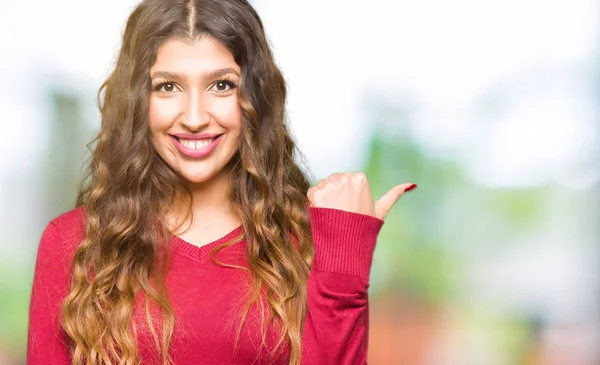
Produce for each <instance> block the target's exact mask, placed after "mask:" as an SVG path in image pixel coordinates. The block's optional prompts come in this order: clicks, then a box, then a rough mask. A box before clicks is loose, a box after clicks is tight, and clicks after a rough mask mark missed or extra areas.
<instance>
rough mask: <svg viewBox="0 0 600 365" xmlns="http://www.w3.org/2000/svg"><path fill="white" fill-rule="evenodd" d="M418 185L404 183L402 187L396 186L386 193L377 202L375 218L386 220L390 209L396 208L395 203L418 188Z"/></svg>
mask: <svg viewBox="0 0 600 365" xmlns="http://www.w3.org/2000/svg"><path fill="white" fill-rule="evenodd" d="M416 187H417V185H416V184H413V183H404V184H400V185H396V186H394V187H393V188H391V189H390V190H389V191H388V192H387V193H385V194H384V195H383V196H382V197H381V198H379V200H377V201H376V202H375V216H376V217H377V218H379V219H385V216H386V215H387V214H388V212H389V211H390V209H392V207H393V206H394V203H396V201H397V200H398V199H400V197H401V196H402V195H404V193H405V192H407V191H410V190H412V189H414V188H416Z"/></svg>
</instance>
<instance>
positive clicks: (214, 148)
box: [148, 36, 242, 185]
mask: <svg viewBox="0 0 600 365" xmlns="http://www.w3.org/2000/svg"><path fill="white" fill-rule="evenodd" d="M150 77H151V78H152V93H151V95H150V103H149V115H148V118H149V121H148V122H149V125H150V131H151V134H152V142H153V144H154V147H155V148H156V150H157V152H158V154H159V155H160V157H162V159H163V160H164V161H165V162H166V163H167V164H168V165H169V166H170V167H171V168H172V169H173V170H174V171H175V172H177V173H179V174H180V175H181V176H183V177H184V178H185V179H186V180H187V181H188V182H190V183H191V184H199V183H207V182H210V181H213V180H214V181H217V179H215V177H217V176H221V177H223V176H222V174H227V171H226V170H225V169H224V168H225V167H226V165H227V163H228V162H229V161H230V160H231V158H232V157H233V156H234V154H235V153H236V151H237V149H238V146H239V137H240V131H241V126H242V112H241V108H240V105H239V103H238V97H237V86H238V85H239V82H240V67H239V66H238V65H237V64H236V62H235V61H234V59H233V55H232V54H231V53H230V52H229V51H228V50H227V49H226V48H225V47H223V46H221V45H220V44H219V43H218V42H217V41H216V40H214V38H211V37H209V36H203V37H202V38H200V39H199V40H197V41H196V42H194V43H185V42H183V41H180V40H177V39H170V40H167V41H165V42H164V43H163V44H162V45H160V47H159V48H158V52H157V58H156V62H155V63H154V65H152V67H151V68H150ZM220 173H221V175H219V174H220ZM218 181H225V180H223V179H220V180H218ZM203 185H204V184H203Z"/></svg>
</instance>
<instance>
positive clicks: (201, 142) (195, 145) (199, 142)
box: [174, 134, 222, 150]
mask: <svg viewBox="0 0 600 365" xmlns="http://www.w3.org/2000/svg"><path fill="white" fill-rule="evenodd" d="M221 136H222V134H219V135H218V136H215V137H213V138H205V139H195V140H192V139H183V138H179V137H175V136H174V137H175V139H177V142H179V143H181V145H182V146H184V147H185V148H187V149H190V150H199V149H202V148H204V147H206V146H208V145H209V144H211V143H212V142H214V140H215V139H217V138H219V137H221Z"/></svg>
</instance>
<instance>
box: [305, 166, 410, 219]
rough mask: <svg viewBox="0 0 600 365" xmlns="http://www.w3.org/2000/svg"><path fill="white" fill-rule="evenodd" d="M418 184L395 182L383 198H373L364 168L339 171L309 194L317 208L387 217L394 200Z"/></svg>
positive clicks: (312, 188) (309, 199) (321, 181)
mask: <svg viewBox="0 0 600 365" xmlns="http://www.w3.org/2000/svg"><path fill="white" fill-rule="evenodd" d="M416 187H417V185H415V184H411V183H404V184H400V185H396V186H394V187H393V188H392V189H390V191H388V192H387V193H386V194H385V195H384V196H382V197H381V198H380V199H379V200H376V201H373V197H372V195H371V188H370V187H369V182H368V181H367V177H366V176H365V174H364V173H362V172H349V173H343V174H342V173H335V174H332V175H331V176H329V177H328V178H325V179H321V180H319V182H317V186H312V187H311V188H309V189H308V191H307V193H306V196H307V197H308V201H309V202H310V205H311V206H313V207H315V208H333V209H340V210H345V211H347V212H351V213H360V214H365V215H370V216H373V217H376V218H379V219H384V218H385V216H386V215H387V214H388V212H389V211H390V209H392V206H393V205H394V203H395V202H396V201H397V200H398V199H400V197H401V196H402V195H403V194H404V193H405V192H407V191H410V190H412V189H414V188H416Z"/></svg>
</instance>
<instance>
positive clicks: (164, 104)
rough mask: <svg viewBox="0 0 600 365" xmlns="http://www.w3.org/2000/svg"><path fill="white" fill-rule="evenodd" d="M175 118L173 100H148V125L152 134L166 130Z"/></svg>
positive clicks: (175, 108)
mask: <svg viewBox="0 0 600 365" xmlns="http://www.w3.org/2000/svg"><path fill="white" fill-rule="evenodd" d="M176 116H177V106H176V105H175V103H173V100H165V99H159V98H150V100H149V105H148V124H149V127H150V131H151V132H152V133H158V132H161V131H162V130H164V129H166V128H168V127H169V126H170V125H171V124H172V123H173V120H174V118H175V117H176Z"/></svg>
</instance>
